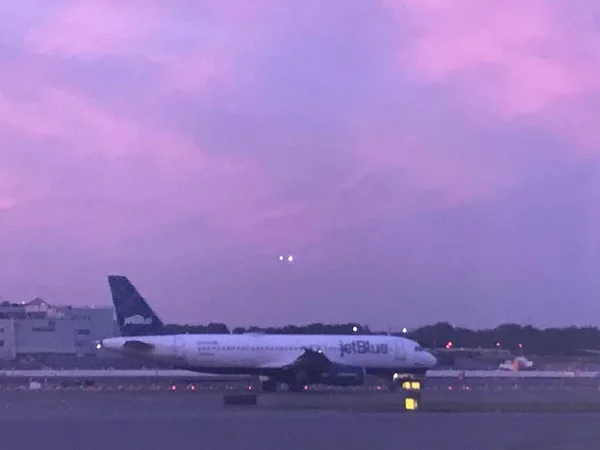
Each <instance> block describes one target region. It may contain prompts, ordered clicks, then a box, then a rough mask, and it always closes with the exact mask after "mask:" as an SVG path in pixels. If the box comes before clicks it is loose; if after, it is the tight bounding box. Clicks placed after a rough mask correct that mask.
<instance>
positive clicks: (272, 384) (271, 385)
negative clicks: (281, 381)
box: [260, 378, 277, 392]
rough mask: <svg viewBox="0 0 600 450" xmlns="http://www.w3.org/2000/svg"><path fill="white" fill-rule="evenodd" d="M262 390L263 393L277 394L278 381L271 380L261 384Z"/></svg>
mask: <svg viewBox="0 0 600 450" xmlns="http://www.w3.org/2000/svg"><path fill="white" fill-rule="evenodd" d="M260 387H261V390H262V391H263V392H276V391H277V380H274V379H272V378H269V379H268V380H266V381H263V382H262V383H261V386H260Z"/></svg>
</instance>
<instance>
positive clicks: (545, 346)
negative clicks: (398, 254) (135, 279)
mask: <svg viewBox="0 0 600 450" xmlns="http://www.w3.org/2000/svg"><path fill="white" fill-rule="evenodd" d="M166 328H167V330H166V332H167V333H169V334H175V333H206V334H221V333H225V334H227V333H233V334H242V333H265V334H358V333H360V334H391V335H395V336H406V337H408V338H410V339H414V340H415V341H417V342H419V343H420V344H421V345H423V346H425V347H428V348H442V347H445V346H447V345H448V343H449V342H450V343H451V345H452V347H453V348H461V347H464V348H502V349H508V350H511V351H515V352H523V353H527V354H536V355H565V356H567V355H579V354H583V353H584V352H585V350H599V351H600V330H599V329H598V328H595V327H582V328H578V327H573V326H571V327H565V328H546V329H539V328H535V327H532V326H530V325H526V326H523V325H517V324H503V325H500V326H498V327H496V328H493V329H483V330H470V329H467V328H460V327H453V326H452V325H450V324H449V323H445V322H439V323H436V324H433V325H427V326H423V327H420V328H416V329H412V330H407V333H406V334H405V333H402V332H401V331H395V332H390V333H388V332H377V331H371V330H370V329H369V328H368V327H365V326H362V325H360V324H357V323H348V324H333V325H331V324H323V323H313V324H309V325H287V326H284V327H268V328H260V327H248V328H243V327H237V328H234V329H233V330H231V331H230V329H229V328H228V327H227V325H225V324H223V323H209V324H208V325H167V327H166Z"/></svg>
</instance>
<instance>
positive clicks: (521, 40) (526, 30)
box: [387, 0, 600, 152]
mask: <svg viewBox="0 0 600 450" xmlns="http://www.w3.org/2000/svg"><path fill="white" fill-rule="evenodd" d="M387 3H388V5H389V6H390V7H391V8H392V9H393V10H395V11H396V12H397V14H398V18H399V20H402V21H408V22H409V23H410V24H411V25H410V26H411V28H412V29H414V30H417V31H416V36H415V37H414V38H412V39H411V40H410V43H409V44H408V45H405V46H402V49H401V50H400V51H399V61H400V63H401V64H402V65H403V66H404V67H409V68H411V69H412V70H413V71H414V73H415V76H418V77H422V79H424V80H425V81H427V82H432V83H446V82H452V81H455V80H459V82H460V86H461V91H460V92H461V95H463V96H464V97H465V102H466V104H467V105H468V106H469V109H470V111H471V117H472V120H474V121H477V122H479V125H480V126H489V122H488V125H486V122H485V121H486V120H487V119H486V115H485V113H486V111H487V112H493V113H494V114H496V115H498V116H500V117H501V118H502V119H505V120H513V119H515V118H518V117H522V116H536V115H544V114H545V113H547V112H548V111H549V110H553V111H556V113H555V114H558V115H559V116H563V118H564V113H561V112H560V109H561V108H563V107H565V105H566V104H568V102H570V101H571V99H573V98H575V97H578V96H581V95H585V94H586V93H589V92H591V91H594V90H597V89H598V79H600V55H599V54H598V52H597V48H598V45H599V44H600V36H599V34H598V30H597V26H596V24H595V23H594V21H593V20H592V19H591V18H593V17H594V16H593V14H594V7H595V3H593V2H578V3H577V5H575V4H573V5H570V6H566V5H562V4H559V3H557V2H540V1H536V0H528V1H507V2H502V5H500V4H497V3H494V2H486V1H474V0H462V1H458V2H452V4H450V3H448V2H432V1H429V2H428V1H409V2H403V3H402V6H400V4H398V3H397V2H387ZM578 11H581V12H583V11H585V12H586V14H585V15H584V14H578ZM406 16H408V19H406ZM573 17H574V19H573ZM582 17H583V18H584V19H581V18H582ZM585 19H587V20H585ZM482 113H483V116H482ZM571 113H575V111H573V110H572V109H569V110H567V111H566V114H567V115H569V114H571ZM588 113H589V111H588V112H587V113H586V114H588ZM575 114H576V113H575ZM556 122H557V121H553V120H550V121H549V123H548V124H549V126H550V127H553V126H555V125H557V123H556ZM568 134H569V135H570V138H572V139H574V140H575V141H577V142H578V143H581V142H580V141H581V140H580V133H579V131H574V130H572V131H571V132H570V133H568ZM584 147H585V148H583V149H582V151H584V152H585V151H588V150H589V149H590V147H589V146H588V145H584ZM586 149H587V150H586Z"/></svg>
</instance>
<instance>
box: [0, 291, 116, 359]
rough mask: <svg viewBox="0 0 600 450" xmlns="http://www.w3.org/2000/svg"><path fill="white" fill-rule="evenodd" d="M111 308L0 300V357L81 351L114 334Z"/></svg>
mask: <svg viewBox="0 0 600 450" xmlns="http://www.w3.org/2000/svg"><path fill="white" fill-rule="evenodd" d="M116 329H117V328H116V322H115V320H114V310H113V308H94V307H72V306H52V305H50V304H48V303H46V302H45V301H43V300H42V299H35V300H33V301H31V302H29V303H21V304H14V303H8V302H3V303H0V359H4V360H7V359H8V360H11V359H16V358H18V357H20V356H25V355H31V356H34V355H49V354H60V355H83V354H87V353H92V352H93V342H94V341H96V340H98V339H104V338H106V337H109V336H115V335H116Z"/></svg>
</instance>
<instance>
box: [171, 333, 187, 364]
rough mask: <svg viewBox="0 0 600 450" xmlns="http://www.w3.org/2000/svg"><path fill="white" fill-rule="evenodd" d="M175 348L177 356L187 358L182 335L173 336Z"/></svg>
mask: <svg viewBox="0 0 600 450" xmlns="http://www.w3.org/2000/svg"><path fill="white" fill-rule="evenodd" d="M173 350H174V353H175V358H177V359H185V342H184V340H183V337H181V336H173Z"/></svg>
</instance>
